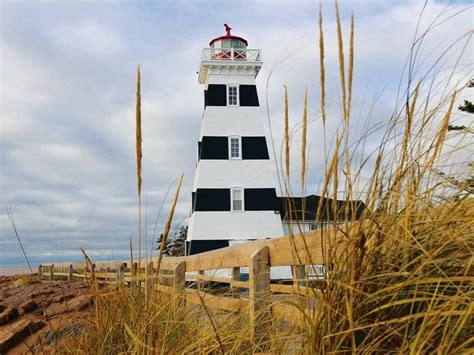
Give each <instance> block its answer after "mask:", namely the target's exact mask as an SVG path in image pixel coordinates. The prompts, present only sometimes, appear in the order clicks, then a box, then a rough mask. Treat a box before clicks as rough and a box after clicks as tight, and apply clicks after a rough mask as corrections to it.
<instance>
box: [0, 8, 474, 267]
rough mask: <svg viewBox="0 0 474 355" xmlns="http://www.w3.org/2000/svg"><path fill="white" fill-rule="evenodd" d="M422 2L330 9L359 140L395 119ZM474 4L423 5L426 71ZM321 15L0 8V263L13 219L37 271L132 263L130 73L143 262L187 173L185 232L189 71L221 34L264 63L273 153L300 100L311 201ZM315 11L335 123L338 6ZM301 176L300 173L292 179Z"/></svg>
mask: <svg viewBox="0 0 474 355" xmlns="http://www.w3.org/2000/svg"><path fill="white" fill-rule="evenodd" d="M423 3H424V2H423V1H420V0H418V1H409V0H407V1H388V0H387V1H375V0H369V1H341V2H340V8H341V16H342V22H343V31H344V36H345V37H344V38H345V40H346V43H345V44H346V45H347V40H348V33H349V19H350V16H351V15H352V14H353V15H354V17H355V23H356V25H355V33H356V40H355V53H356V64H355V68H356V71H355V80H354V93H355V94H354V104H353V105H354V109H353V112H356V113H355V114H354V116H355V117H354V119H353V123H354V124H353V127H352V129H353V130H354V132H355V134H358V133H363V132H364V130H367V127H369V126H372V125H375V124H377V123H381V124H382V125H383V123H384V122H387V121H388V119H389V117H390V115H391V113H392V112H393V110H394V109H395V107H396V105H397V94H399V93H400V91H399V83H400V80H401V78H402V72H403V68H404V64H405V62H406V59H407V56H408V53H409V50H410V45H411V43H412V41H413V36H414V34H415V29H416V26H417V23H418V19H419V18H420V13H421V10H422V7H423ZM468 6H469V3H468V2H466V3H464V2H462V1H454V2H452V3H450V2H447V1H431V2H428V4H427V5H426V8H425V10H424V12H423V16H422V17H421V21H420V28H422V29H426V28H427V27H428V26H429V24H430V23H432V22H433V21H438V22H439V25H438V26H436V28H435V29H433V30H432V32H430V34H429V36H427V38H426V41H425V46H424V51H423V53H422V54H423V55H422V56H421V57H422V58H425V57H426V58H427V60H426V62H423V63H422V64H423V65H422V66H421V67H423V68H426V67H428V66H429V63H430V62H432V61H434V60H435V59H436V58H437V56H438V55H439V54H440V53H441V52H442V50H443V48H446V47H448V46H449V44H451V43H453V42H455V41H456V40H457V39H459V38H461V37H462V36H463V35H465V34H466V33H468V32H469V31H472V27H473V15H474V12H473V10H472V8H468ZM318 7H319V2H316V1H289V0H288V1H282V0H280V1H263V0H260V1H248V0H241V1H239V2H236V1H232V2H230V1H199V0H198V1H191V0H187V1H144V0H142V1H65V0H64V1H22V0H20V1H5V0H1V1H0V33H1V34H0V72H1V87H0V117H1V122H0V264H3V265H20V264H24V259H23V256H22V254H21V250H20V248H19V245H18V242H17V240H16V238H15V236H14V234H13V232H12V228H11V225H10V221H9V219H8V216H7V212H6V209H7V206H10V207H11V208H12V210H13V213H14V218H15V222H16V226H17V229H18V232H19V235H20V237H21V240H22V242H23V244H24V247H25V251H26V253H27V255H28V256H29V258H30V261H31V262H32V263H33V264H39V263H41V262H52V261H58V262H59V261H66V260H71V261H72V260H80V259H81V253H80V248H81V247H83V248H85V249H86V251H87V252H88V254H89V255H90V256H91V257H92V258H93V259H95V260H120V259H125V258H127V256H128V255H129V238H130V237H132V238H133V240H135V239H136V230H137V194H136V175H135V174H136V170H135V142H134V134H135V116H134V114H135V75H136V67H137V65H141V70H142V124H143V126H142V129H143V192H142V196H143V197H142V201H143V209H144V213H143V215H144V219H143V225H144V226H145V227H146V228H144V240H146V241H147V249H150V245H151V241H152V236H153V233H154V230H155V233H156V234H157V235H159V234H160V232H161V230H162V229H163V224H164V221H165V219H166V215H167V212H168V210H169V207H170V203H171V198H172V195H173V192H174V189H175V187H174V185H173V186H171V185H172V184H173V183H175V181H176V178H177V177H178V176H179V175H180V174H181V173H184V183H183V187H182V193H181V195H180V198H179V202H178V205H177V209H176V213H175V218H174V225H175V226H176V225H186V223H187V218H188V217H189V213H190V208H191V186H192V179H193V174H194V168H195V164H196V155H197V139H198V137H199V128H200V118H201V115H202V110H203V88H202V86H200V85H199V84H198V82H197V74H196V72H197V71H198V70H199V61H200V53H201V50H202V48H203V47H206V46H208V43H209V41H210V40H211V39H212V38H214V37H218V36H220V35H222V34H224V27H223V24H224V23H228V24H229V25H230V26H231V27H232V29H233V30H232V33H233V34H236V35H240V36H242V37H244V38H246V39H247V40H248V42H249V48H260V49H261V50H262V54H263V61H264V65H263V68H262V70H261V72H260V73H259V76H258V77H257V86H258V92H259V97H260V102H261V105H262V120H263V122H264V124H265V127H266V129H267V131H268V121H267V111H266V106H267V103H268V115H269V117H270V122H271V124H272V128H273V132H274V136H273V138H274V141H275V142H276V146H277V149H279V146H280V143H281V140H282V132H283V119H282V117H283V116H282V113H283V85H284V84H285V85H287V86H288V90H289V101H290V107H289V111H290V121H291V124H292V126H295V125H298V122H299V121H300V120H301V111H302V104H303V92H304V89H305V87H307V88H308V91H309V117H310V120H311V122H312V123H311V124H310V127H309V131H308V134H309V138H308V145H309V147H310V148H309V157H310V158H309V163H308V165H309V168H308V171H309V176H308V186H307V188H306V191H307V193H308V194H310V193H315V194H317V193H320V191H319V188H320V186H319V182H320V181H321V178H322V162H323V158H322V154H321V153H322V150H323V148H322V144H321V141H322V133H321V124H320V119H319V104H320V103H319V95H320V91H319V86H318V85H319V59H318V58H319V51H318V47H317V35H318V32H317V11H318ZM322 8H323V13H324V16H325V18H324V26H325V35H326V46H327V48H326V65H327V86H328V89H327V90H328V103H329V112H330V115H334V116H338V112H339V111H338V110H339V107H340V105H339V102H340V98H339V96H340V95H339V92H340V91H339V90H340V89H339V86H338V85H339V84H338V83H339V81H338V71H337V65H338V64H337V42H336V24H335V13H334V4H333V2H332V1H322ZM458 12H460V13H459V14H457V16H456V17H454V18H451V19H449V17H450V16H451V15H454V14H456V13H458ZM440 14H441V15H440ZM437 16H441V17H437ZM440 18H441V19H442V20H443V21H440ZM436 19H437V20H436ZM444 19H446V21H444ZM464 38H465V37H464ZM465 42H466V41H464V42H462V43H461V44H460V43H457V46H456V49H457V50H459V49H460V48H462V44H463V43H465ZM472 54H473V46H472V42H469V43H467V46H466V48H465V54H464V56H462V58H461V59H460V67H461V68H463V70H460V72H459V73H458V72H456V75H457V76H458V78H459V79H462V78H465V77H466V73H467V75H469V73H470V74H472V70H471V69H470V67H472V58H473V56H472ZM452 58H454V59H452ZM452 58H450V60H455V58H456V56H455V55H454V54H453V55H452ZM270 74H271V75H270ZM267 99H268V101H267ZM462 119H464V118H462V117H461V118H460V120H461V121H460V122H463V121H462ZM338 125H339V123H338V119H336V118H334V119H333V120H331V122H329V123H328V132H329V138H330V139H332V137H333V135H334V134H335V131H336V129H337V127H338ZM378 138H380V134H379V135H377V134H375V135H374V136H373V137H370V138H369V139H368V140H367V142H366V144H367V146H368V148H369V149H370V148H374V149H375V148H376V147H377V146H378V144H379V139H378ZM297 147H298V139H297V138H295V139H294V144H293V145H292V154H293V153H295V154H298V153H297ZM297 164H298V159H296V161H295V165H294V167H293V169H294V171H295V172H297V171H299V167H298V166H297ZM294 175H295V176H297V174H294ZM295 179H296V178H295ZM296 185H297V183H295V190H294V191H295V193H296V194H298V193H299V192H300V191H299V190H298V187H297V186H296ZM170 186H171V191H172V192H171V193H169V194H168V195H167V196H166V194H167V191H168V190H169V189H170ZM162 203H163V208H162V212H161V214H160V215H159V216H158V217H157V215H158V212H159V210H160V205H161V204H162ZM156 220H158V224H157V226H156V229H155V221H156ZM155 237H156V236H155Z"/></svg>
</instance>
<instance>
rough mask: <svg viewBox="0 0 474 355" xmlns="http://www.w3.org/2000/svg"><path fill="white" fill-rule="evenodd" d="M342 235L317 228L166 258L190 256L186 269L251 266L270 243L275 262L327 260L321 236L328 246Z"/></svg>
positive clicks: (271, 259) (179, 259)
mask: <svg viewBox="0 0 474 355" xmlns="http://www.w3.org/2000/svg"><path fill="white" fill-rule="evenodd" d="M340 236H342V233H341V232H339V231H335V230H332V229H324V230H316V231H311V232H306V233H305V234H304V235H295V236H284V237H280V238H274V239H266V240H256V241H253V242H249V243H245V244H241V245H236V246H231V247H227V248H222V249H217V250H212V251H209V252H205V253H201V254H196V255H190V256H187V257H180V258H172V257H168V258H164V259H163V260H166V261H165V263H170V264H176V263H177V262H178V261H181V260H186V271H199V270H215V269H226V268H233V267H238V266H248V265H249V255H251V254H252V253H253V252H254V251H255V250H258V249H260V248H262V247H264V246H268V248H269V255H270V264H271V265H272V266H288V265H310V264H324V259H323V252H322V247H321V240H322V239H324V241H325V243H324V245H326V248H327V247H328V246H327V245H328V244H329V242H328V241H329V240H333V239H334V238H337V237H340ZM163 265H164V264H163Z"/></svg>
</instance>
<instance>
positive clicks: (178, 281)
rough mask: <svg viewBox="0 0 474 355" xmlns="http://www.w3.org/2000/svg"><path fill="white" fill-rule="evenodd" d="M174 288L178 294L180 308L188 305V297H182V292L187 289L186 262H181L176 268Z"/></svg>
mask: <svg viewBox="0 0 474 355" xmlns="http://www.w3.org/2000/svg"><path fill="white" fill-rule="evenodd" d="M173 276H174V278H173V288H174V290H175V292H176V293H177V294H178V298H179V299H178V301H179V303H178V304H179V306H180V307H183V306H185V305H186V297H182V296H183V294H182V292H183V291H184V289H185V288H186V262H185V261H180V262H179V263H178V264H177V265H176V266H175V267H174V271H173Z"/></svg>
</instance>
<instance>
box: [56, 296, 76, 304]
mask: <svg viewBox="0 0 474 355" xmlns="http://www.w3.org/2000/svg"><path fill="white" fill-rule="evenodd" d="M73 297H74V295H59V296H56V297H53V298H52V299H51V302H52V303H61V302H64V301H68V300H70V299H71V298H73Z"/></svg>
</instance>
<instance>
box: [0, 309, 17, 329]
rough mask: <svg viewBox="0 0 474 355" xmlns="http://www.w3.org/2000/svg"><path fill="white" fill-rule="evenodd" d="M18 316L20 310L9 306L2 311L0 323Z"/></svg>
mask: <svg viewBox="0 0 474 355" xmlns="http://www.w3.org/2000/svg"><path fill="white" fill-rule="evenodd" d="M16 317H18V310H17V309H16V308H14V307H13V308H10V307H7V308H5V309H4V310H3V312H2V313H0V325H2V324H6V323H8V322H10V321H11V320H13V319H15V318H16Z"/></svg>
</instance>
